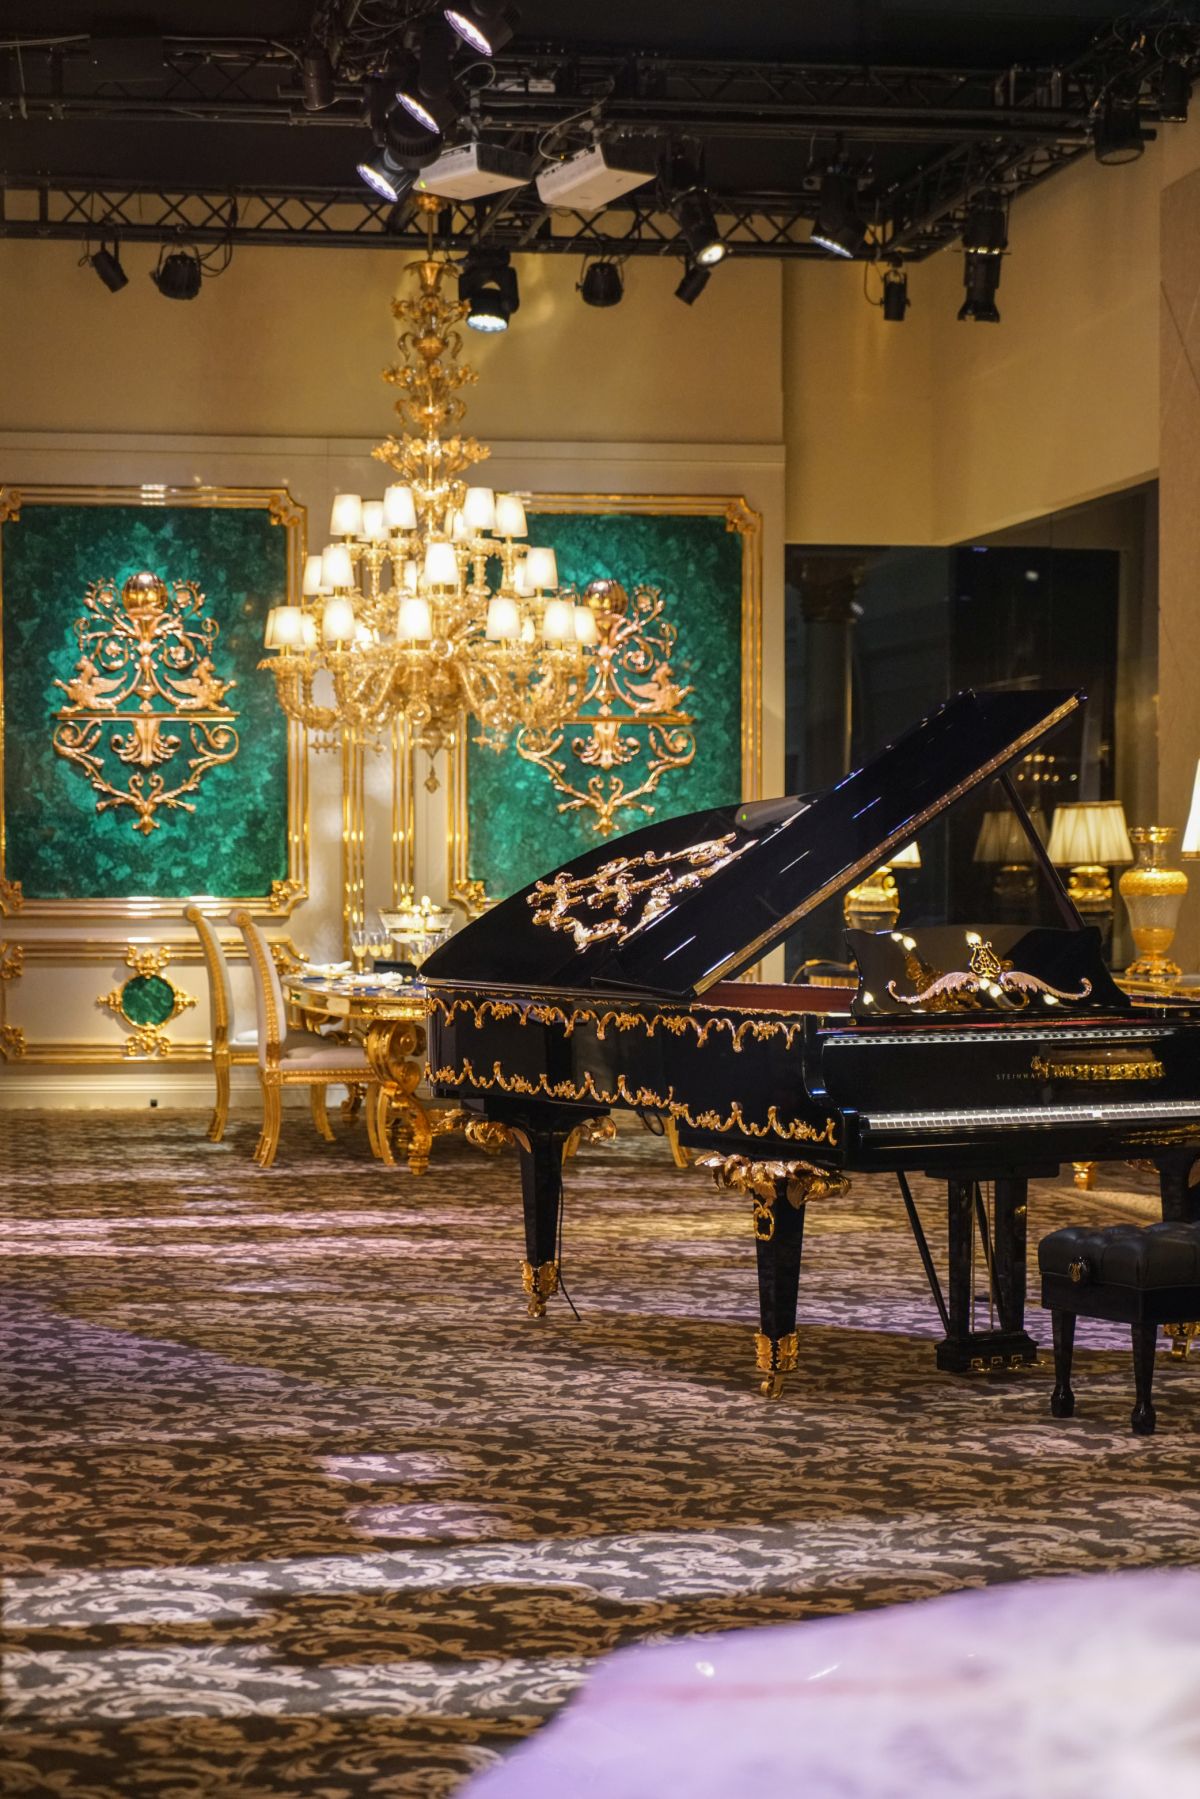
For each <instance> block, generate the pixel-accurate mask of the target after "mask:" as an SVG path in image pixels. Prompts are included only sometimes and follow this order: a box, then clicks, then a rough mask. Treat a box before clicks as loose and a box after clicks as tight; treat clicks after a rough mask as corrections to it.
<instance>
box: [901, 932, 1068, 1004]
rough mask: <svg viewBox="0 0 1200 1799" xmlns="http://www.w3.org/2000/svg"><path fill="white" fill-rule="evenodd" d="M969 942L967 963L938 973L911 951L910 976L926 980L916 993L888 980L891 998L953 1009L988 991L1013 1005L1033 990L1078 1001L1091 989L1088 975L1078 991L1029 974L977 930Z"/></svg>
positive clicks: (1027, 997) (1036, 992)
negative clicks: (997, 951)
mask: <svg viewBox="0 0 1200 1799" xmlns="http://www.w3.org/2000/svg"><path fill="white" fill-rule="evenodd" d="M967 942H968V944H969V945H970V947H971V953H970V956H969V957H968V959H967V967H966V968H960V969H956V970H954V972H953V973H951V974H939V973H938V972H937V970H936V969H934V968H930V967H929V965H928V964H927V963H924V962H920V961H918V960H916V958H915V957H913V956H912V955H911V954H910V955H909V957H908V958H907V972H908V976H909V979H910V980H912V981H914V982H916V981H918V980H920V981H923V982H924V983H925V984H924V985H923V986H922V987H920V988H918V990H917V992H916V993H901V992H900V991H899V989H898V988H897V986H896V983H895V981H889V982H888V987H887V990H888V993H889V994H890V995H891V997H892V999H894V1000H899V1002H900V1004H901V1005H902V1006H922V1007H924V1008H925V1009H926V1010H927V1011H939V1010H952V1009H954V1007H955V1006H956V1005H970V1004H971V1003H972V1002H973V1001H974V1000H975V999H976V998H977V997H978V996H980V995H982V994H985V993H986V994H988V995H989V996H990V997H991V998H992V999H993V1000H1004V999H1007V1000H1008V1001H1010V1003H1011V1004H1012V1006H1013V1007H1014V1009H1020V1007H1022V1006H1027V1005H1028V1004H1029V998H1030V995H1031V994H1040V995H1041V996H1042V997H1044V998H1046V997H1048V998H1050V999H1053V1000H1055V1001H1058V1000H1063V1001H1066V1002H1068V1003H1072V1002H1074V1003H1078V1002H1079V1001H1080V1000H1085V999H1086V998H1087V997H1088V994H1089V993H1090V992H1091V991H1092V983H1091V982H1090V981H1089V980H1088V979H1087V978H1086V977H1085V978H1084V979H1083V980H1082V981H1081V983H1080V986H1079V990H1078V992H1076V993H1067V992H1064V991H1063V989H1062V988H1060V987H1052V986H1051V985H1050V983H1049V982H1048V981H1043V980H1042V979H1041V977H1040V975H1036V974H1027V973H1026V972H1025V970H1024V969H1020V968H1014V967H1013V965H1012V963H1011V962H1006V961H1005V960H1004V959H1003V958H1002V957H1001V956H998V955H997V953H996V951H995V950H994V949H993V948H992V945H991V944H990V943H989V942H988V941H987V940H986V938H981V937H980V936H979V935H978V934H977V933H976V932H975V931H968V932H967Z"/></svg>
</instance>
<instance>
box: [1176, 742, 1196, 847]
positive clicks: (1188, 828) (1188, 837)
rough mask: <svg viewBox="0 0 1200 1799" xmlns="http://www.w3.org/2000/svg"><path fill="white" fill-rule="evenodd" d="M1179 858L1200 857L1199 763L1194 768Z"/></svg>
mask: <svg viewBox="0 0 1200 1799" xmlns="http://www.w3.org/2000/svg"><path fill="white" fill-rule="evenodd" d="M1179 853H1180V855H1181V856H1200V763H1198V764H1197V767H1196V779H1195V781H1194V783H1193V785H1192V804H1191V809H1190V811H1189V812H1188V816H1187V824H1186V825H1185V826H1184V831H1183V842H1182V844H1181V845H1180V846H1179Z"/></svg>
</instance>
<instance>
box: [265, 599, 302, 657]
mask: <svg viewBox="0 0 1200 1799" xmlns="http://www.w3.org/2000/svg"><path fill="white" fill-rule="evenodd" d="M303 642H304V614H303V613H302V612H301V610H300V608H299V606H273V607H272V608H271V611H270V612H269V613H268V614H267V635H266V646H267V648H268V649H269V650H284V649H288V650H290V649H298V648H299V646H300V645H301V644H302V643H303Z"/></svg>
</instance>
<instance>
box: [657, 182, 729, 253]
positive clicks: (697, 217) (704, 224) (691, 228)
mask: <svg viewBox="0 0 1200 1799" xmlns="http://www.w3.org/2000/svg"><path fill="white" fill-rule="evenodd" d="M669 210H670V214H671V217H672V218H673V219H674V221H675V223H676V224H677V225H678V226H679V234H680V236H681V237H682V238H683V241H684V243H685V244H686V245H687V247H688V251H689V254H690V256H691V260H692V261H693V262H698V263H700V264H702V265H703V267H705V268H713V267H714V266H715V264H717V263H718V262H720V260H721V258H722V257H723V256H724V255H725V254H726V245H725V244H723V243H722V241H721V233H720V232H719V231H718V230H717V221H716V218H715V216H714V214H713V209H712V201H711V200H710V199H709V197H708V195H707V193H706V192H705V191H704V189H703V188H702V187H689V188H687V189H686V190H685V191H684V192H683V193H681V194H676V196H675V198H674V199H673V200H672V201H671V205H670V209H669Z"/></svg>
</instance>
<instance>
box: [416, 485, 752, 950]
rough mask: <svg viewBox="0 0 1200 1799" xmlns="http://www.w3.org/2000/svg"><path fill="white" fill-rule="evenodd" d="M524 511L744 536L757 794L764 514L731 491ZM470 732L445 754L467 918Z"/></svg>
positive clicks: (456, 876) (450, 852)
mask: <svg viewBox="0 0 1200 1799" xmlns="http://www.w3.org/2000/svg"><path fill="white" fill-rule="evenodd" d="M525 510H526V512H527V513H528V514H530V515H534V514H537V513H560V514H561V513H590V514H593V515H595V514H603V513H636V514H642V515H647V516H651V517H673V518H720V519H723V520H724V522H725V528H726V530H727V531H732V532H736V533H737V534H738V536H739V537H740V538H741V540H742V566H741V576H742V616H741V719H742V737H741V773H742V798H743V799H747V800H756V799H761V797H762V736H763V718H762V607H763V600H762V536H763V521H762V514H761V513H760V512H757V511H756V510H755V509H754V507H752V506H751V505H750V504H749V503H748V501H747V500H746V499H745V498H744V497H743V496H742V495H740V494H739V495H730V494H578V493H550V494H531V495H528V496H526V498H525ZM467 740H468V732H467V729H466V721H465V720H464V721H463V722H462V724H461V725H460V728H459V729H458V731H457V732H456V733H455V737H454V742H453V744H452V745H451V746H450V748H449V750H448V752H447V759H448V763H449V789H450V791H449V814H448V816H449V824H448V832H449V841H448V843H447V866H448V869H449V874H450V898H451V900H452V901H453V902H454V903H455V904H456V905H458V906H460V907H461V908H462V909H463V910H464V911H465V912H466V914H467V916H468V918H475V917H477V916H478V915H479V913H480V912H482V911H483V910H484V908H485V907H486V906H487V905H488V903H489V899H488V893H487V889H486V885H485V883H484V882H482V881H479V880H473V879H472V878H471V872H470V869H471V843H470V822H469V807H468V803H467V801H468V776H467Z"/></svg>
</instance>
